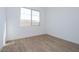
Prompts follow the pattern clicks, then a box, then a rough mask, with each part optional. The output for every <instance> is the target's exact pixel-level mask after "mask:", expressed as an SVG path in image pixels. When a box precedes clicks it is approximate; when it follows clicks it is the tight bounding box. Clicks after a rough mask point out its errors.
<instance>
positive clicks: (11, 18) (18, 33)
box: [7, 7, 45, 40]
mask: <svg viewBox="0 0 79 59" xmlns="http://www.w3.org/2000/svg"><path fill="white" fill-rule="evenodd" d="M32 9H36V10H40V12H41V23H40V26H32V27H25V28H24V27H21V26H20V8H19V7H13V8H7V40H13V39H18V38H24V37H29V36H34V35H40V34H44V33H45V30H44V29H45V28H44V25H45V24H44V18H45V17H44V10H43V8H33V7H32Z"/></svg>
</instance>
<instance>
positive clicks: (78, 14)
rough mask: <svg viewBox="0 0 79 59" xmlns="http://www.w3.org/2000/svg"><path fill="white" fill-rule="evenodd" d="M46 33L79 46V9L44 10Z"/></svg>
mask: <svg viewBox="0 0 79 59" xmlns="http://www.w3.org/2000/svg"><path fill="white" fill-rule="evenodd" d="M46 29H47V30H46V32H47V33H48V34H50V35H53V36H57V37H60V38H64V39H65V40H68V41H71V42H74V43H78V44H79V8H76V7H75V8H46Z"/></svg>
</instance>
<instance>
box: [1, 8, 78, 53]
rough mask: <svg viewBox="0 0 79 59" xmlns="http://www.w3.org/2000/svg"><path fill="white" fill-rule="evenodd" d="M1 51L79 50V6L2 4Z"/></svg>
mask: <svg viewBox="0 0 79 59" xmlns="http://www.w3.org/2000/svg"><path fill="white" fill-rule="evenodd" d="M0 51H1V52H79V7H0Z"/></svg>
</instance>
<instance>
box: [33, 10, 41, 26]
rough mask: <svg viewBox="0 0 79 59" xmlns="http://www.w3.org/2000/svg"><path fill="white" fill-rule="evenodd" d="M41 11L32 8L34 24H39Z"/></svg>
mask: <svg viewBox="0 0 79 59" xmlns="http://www.w3.org/2000/svg"><path fill="white" fill-rule="evenodd" d="M39 22H40V13H39V11H35V10H32V25H39Z"/></svg>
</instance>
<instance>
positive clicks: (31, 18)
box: [20, 7, 41, 26]
mask: <svg viewBox="0 0 79 59" xmlns="http://www.w3.org/2000/svg"><path fill="white" fill-rule="evenodd" d="M22 8H24V7H22ZM25 9H30V8H25ZM30 10H31V15H30V16H31V20H30V21H31V24H30V25H31V26H40V20H41V19H40V16H41V15H40V11H39V10H35V9H30ZM32 10H34V11H37V12H39V24H38V25H32V23H33V22H32V21H33V20H32ZM20 11H21V8H20ZM20 17H21V13H20ZM20 20H21V19H20Z"/></svg>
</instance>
